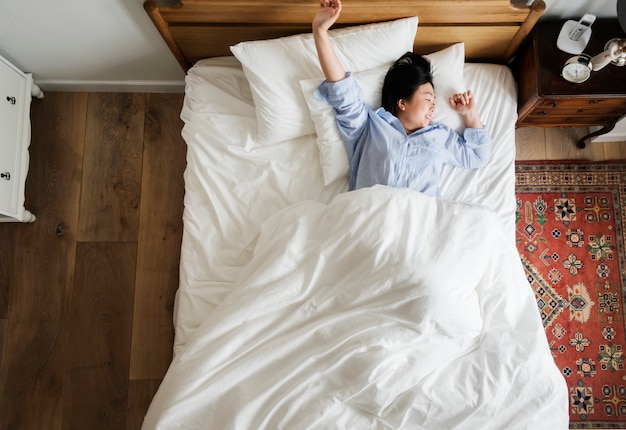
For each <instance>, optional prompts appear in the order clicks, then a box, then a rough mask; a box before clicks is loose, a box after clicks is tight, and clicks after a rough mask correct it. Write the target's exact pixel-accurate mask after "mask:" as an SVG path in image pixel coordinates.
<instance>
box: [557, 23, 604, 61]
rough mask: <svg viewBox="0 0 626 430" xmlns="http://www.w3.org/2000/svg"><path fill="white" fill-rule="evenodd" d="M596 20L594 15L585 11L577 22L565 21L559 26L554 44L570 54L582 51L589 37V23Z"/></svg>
mask: <svg viewBox="0 0 626 430" xmlns="http://www.w3.org/2000/svg"><path fill="white" fill-rule="evenodd" d="M595 20H596V16H595V15H592V14H590V13H586V14H584V15H583V17H582V18H580V20H579V21H578V22H576V21H574V20H569V21H566V22H565V24H563V28H561V32H560V33H559V38H558V39H557V41H556V46H557V47H558V48H559V49H560V50H561V51H564V52H568V53H570V54H580V53H582V52H583V51H584V49H585V47H586V46H587V43H589V39H590V38H591V24H593V23H594V21H595Z"/></svg>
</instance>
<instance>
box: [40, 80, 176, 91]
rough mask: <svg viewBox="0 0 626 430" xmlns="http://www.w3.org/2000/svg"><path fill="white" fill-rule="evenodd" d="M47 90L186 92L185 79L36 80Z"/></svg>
mask: <svg viewBox="0 0 626 430" xmlns="http://www.w3.org/2000/svg"><path fill="white" fill-rule="evenodd" d="M36 84H37V85H39V87H40V88H41V89H42V90H43V92H44V93H45V92H46V91H58V92H88V93H92V92H93V93H103V92H104V93H184V92H185V81H184V80H180V81H74V80H36Z"/></svg>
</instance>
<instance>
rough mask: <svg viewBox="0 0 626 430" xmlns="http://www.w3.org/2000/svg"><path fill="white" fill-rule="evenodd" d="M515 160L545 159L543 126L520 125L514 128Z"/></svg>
mask: <svg viewBox="0 0 626 430" xmlns="http://www.w3.org/2000/svg"><path fill="white" fill-rule="evenodd" d="M515 143H516V145H515V158H516V159H517V160H545V159H546V135H545V131H544V129H543V128H539V127H522V128H518V129H517V130H515Z"/></svg>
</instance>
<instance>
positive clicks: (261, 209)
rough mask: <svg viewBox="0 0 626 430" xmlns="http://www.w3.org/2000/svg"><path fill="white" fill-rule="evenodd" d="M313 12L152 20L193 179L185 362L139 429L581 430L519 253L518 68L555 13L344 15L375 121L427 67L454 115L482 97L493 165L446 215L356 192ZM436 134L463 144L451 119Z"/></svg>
mask: <svg viewBox="0 0 626 430" xmlns="http://www.w3.org/2000/svg"><path fill="white" fill-rule="evenodd" d="M311 3H313V4H311ZM316 7H317V5H316V4H315V2H309V1H283V2H273V1H257V2H249V1H239V0H231V1H228V2H225V1H208V0H188V1H185V2H184V3H183V4H177V5H171V6H163V5H162V6H158V5H157V4H155V3H153V2H147V3H146V10H147V11H148V13H149V14H150V16H151V17H152V19H153V21H154V23H155V25H156V27H157V28H158V29H159V31H160V32H161V34H162V35H163V38H164V39H165V40H166V42H167V43H168V45H169V46H170V48H171V49H172V52H173V53H174V55H175V56H176V57H177V59H178V60H179V62H180V64H181V67H183V68H184V69H185V70H186V71H187V77H186V88H185V100H184V105H183V109H182V112H181V118H182V119H183V121H184V127H183V131H182V134H183V137H184V139H185V142H186V143H187V168H186V171H185V209H184V216H183V222H184V234H183V242H182V249H181V261H180V285H179V290H178V292H177V296H176V303H175V310H174V314H175V315H174V326H175V341H174V346H173V350H174V359H173V361H172V363H171V365H170V367H169V369H168V372H167V374H166V376H165V378H164V380H163V382H162V384H161V386H160V387H159V390H158V392H157V394H156V395H155V397H154V399H153V400H152V403H151V405H150V408H149V410H148V413H147V415H146V418H145V420H144V426H143V428H145V429H157V428H158V429H167V428H185V429H192V428H193V429H196V428H197V429H206V428H216V429H217V428H219V429H228V428H230V429H306V428H349V429H354V428H358V429H361V428H363V429H365V428H371V429H379V428H380V429H382V428H389V429H398V428H408V429H414V428H427V429H435V428H441V429H451V428H507V429H510V428H532V429H538V428H546V429H556V428H567V426H568V392H567V388H566V385H565V381H564V379H563V377H562V375H561V374H560V372H559V370H558V369H557V368H556V366H555V365H554V362H553V359H552V355H551V352H550V348H549V346H548V344H547V340H546V337H545V334H544V331H543V326H542V324H541V320H540V317H539V313H538V308H537V301H536V300H535V297H534V295H533V293H532V291H531V289H530V287H529V285H528V281H527V279H526V276H525V274H524V271H523V269H522V266H521V263H520V259H519V255H518V254H517V251H516V248H515V234H514V228H515V219H516V216H518V215H519V212H518V208H517V205H516V198H515V189H514V161H515V129H514V124H515V120H516V108H517V105H516V100H517V93H516V85H515V81H514V80H513V78H512V75H511V73H510V71H509V69H508V68H507V67H506V65H505V63H506V62H507V61H508V60H510V59H511V57H512V56H513V55H514V52H515V50H516V49H517V47H518V46H519V44H520V43H521V42H522V41H523V39H524V38H525V36H526V34H528V32H529V31H530V29H531V28H532V26H533V24H534V22H535V21H536V20H537V18H538V16H539V15H540V14H541V11H542V10H543V7H544V5H543V2H535V3H533V5H531V6H529V7H523V8H512V7H511V6H510V5H509V4H508V2H506V1H495V0H489V1H475V2H460V1H440V2H426V1H411V2H409V1H398V2H393V6H389V4H388V3H387V2H383V1H356V0H355V1H351V2H348V1H346V2H344V12H343V13H342V18H341V20H340V22H339V23H338V26H337V28H336V29H333V30H332V32H333V33H332V36H333V42H334V43H335V47H336V49H337V52H338V54H339V56H340V58H341V59H342V61H343V63H344V65H346V68H347V69H348V70H350V71H351V72H353V73H354V75H355V77H356V78H357V80H358V81H359V83H360V84H361V86H362V88H363V89H364V98H365V100H366V102H367V103H368V104H370V105H371V106H373V107H374V106H376V105H377V104H378V103H379V101H378V100H379V98H380V84H381V82H382V79H383V77H384V73H385V72H386V69H387V68H388V66H389V64H390V63H391V62H392V61H393V60H395V59H396V58H397V57H399V56H400V55H401V54H402V53H404V52H406V51H407V50H411V49H413V50H415V52H418V53H421V54H424V55H426V56H427V57H428V58H429V60H430V61H431V64H432V67H433V77H434V83H435V91H436V93H437V95H438V97H439V99H443V98H444V94H447V93H451V92H456V91H463V90H465V89H467V88H470V89H472V91H473V92H474V94H475V96H476V98H477V102H478V106H479V111H480V115H481V118H482V120H483V122H484V123H485V124H486V127H488V128H489V131H490V134H491V136H492V138H493V140H494V149H493V153H492V156H491V159H490V161H489V163H488V165H487V166H485V167H483V168H481V169H478V170H460V169H455V168H448V169H447V170H446V171H445V174H444V178H443V182H442V185H441V189H442V195H441V197H440V198H434V197H429V196H425V195H422V194H420V193H417V192H414V191H411V190H408V189H400V188H395V189H394V188H389V187H385V186H380V185H379V186H374V187H371V188H366V189H360V190H357V191H350V192H347V188H348V185H347V182H348V181H347V157H346V155H345V150H343V146H342V142H341V139H340V138H339V137H338V133H337V130H336V127H335V125H334V118H333V113H332V110H330V108H329V107H328V106H326V105H325V104H324V103H321V102H320V101H319V100H317V98H316V97H315V95H314V91H315V88H316V87H317V85H319V83H320V82H321V80H322V79H321V76H322V75H321V70H320V69H319V66H318V65H317V60H316V56H315V51H314V46H313V43H312V40H311V37H310V34H308V32H309V31H310V20H311V18H312V16H313V15H314V13H315V10H316ZM477 11H479V12H480V15H478V12H477ZM476 17H479V18H476ZM307 23H309V24H307ZM307 25H308V27H307ZM229 54H231V55H229ZM485 61H486V62H485ZM445 97H447V96H445ZM433 120H434V121H439V122H444V123H446V124H449V125H450V126H452V127H454V128H456V129H457V130H458V131H459V132H461V133H462V129H463V127H462V124H461V123H460V120H459V118H458V117H457V116H456V115H455V114H454V112H452V111H451V110H449V109H446V108H445V106H443V104H441V103H440V104H439V105H438V108H437V114H436V117H435V118H434V119H433Z"/></svg>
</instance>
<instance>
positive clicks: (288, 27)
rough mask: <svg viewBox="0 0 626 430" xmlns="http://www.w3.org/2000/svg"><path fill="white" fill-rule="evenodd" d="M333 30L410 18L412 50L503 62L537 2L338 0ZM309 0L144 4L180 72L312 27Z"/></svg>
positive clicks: (532, 19) (534, 15)
mask: <svg viewBox="0 0 626 430" xmlns="http://www.w3.org/2000/svg"><path fill="white" fill-rule="evenodd" d="M343 6H344V7H343V11H342V13H341V17H340V18H339V21H338V22H337V25H336V27H341V26H350V25H359V24H366V23H372V22H383V21H391V20H394V19H398V18H404V17H409V16H417V17H418V19H419V25H418V28H417V34H416V37H415V44H414V51H415V52H417V53H420V54H426V53H429V52H433V51H436V50H439V49H442V48H445V47H447V46H449V45H451V44H453V43H456V42H465V54H466V58H467V60H468V61H489V62H495V63H501V64H504V63H506V62H508V61H509V60H510V59H511V58H512V57H513V55H514V54H515V51H516V50H517V48H518V47H519V45H520V44H521V43H522V41H523V40H524V39H525V38H526V36H527V35H528V34H529V33H530V30H531V29H532V28H533V26H534V25H535V23H536V22H537V20H538V19H539V17H540V16H541V14H542V13H543V11H544V9H545V3H544V2H543V0H535V1H534V2H533V3H532V5H530V6H521V7H515V6H512V5H511V3H510V1H509V0H471V1H468V0H393V1H392V0H345V1H344V5H343ZM318 7H319V3H318V1H316V0H280V1H279V0H179V2H178V3H177V4H174V5H172V4H171V2H170V3H169V4H168V5H164V4H161V5H159V4H158V3H157V0H147V1H146V2H145V3H144V8H145V10H146V11H147V12H148V14H149V15H150V18H151V19H152V21H153V22H154V24H155V26H156V27H157V29H158V30H159V32H160V33H161V36H163V39H165V42H166V43H167V45H168V46H169V48H170V49H171V50H172V52H173V53H174V56H175V57H176V59H177V60H178V62H179V63H180V65H181V67H182V68H183V70H185V71H187V70H188V69H189V68H190V67H191V66H192V65H193V64H194V63H195V62H196V61H197V60H199V59H202V58H208V57H216V56H223V55H231V52H230V49H229V47H230V46H231V45H235V44H237V43H239V42H242V41H248V40H259V39H272V38H277V37H283V36H288V35H292V34H298V33H308V32H310V31H311V20H312V18H313V16H314V15H315V13H316V11H317V9H318Z"/></svg>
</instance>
